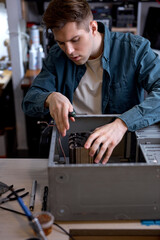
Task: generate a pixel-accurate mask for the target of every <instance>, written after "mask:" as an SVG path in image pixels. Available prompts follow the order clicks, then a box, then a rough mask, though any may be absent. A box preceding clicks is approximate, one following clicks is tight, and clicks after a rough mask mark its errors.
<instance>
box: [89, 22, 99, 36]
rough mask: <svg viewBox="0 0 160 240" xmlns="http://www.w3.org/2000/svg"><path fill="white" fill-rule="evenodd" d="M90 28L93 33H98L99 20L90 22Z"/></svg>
mask: <svg viewBox="0 0 160 240" xmlns="http://www.w3.org/2000/svg"><path fill="white" fill-rule="evenodd" d="M90 29H91V31H92V34H94V35H95V34H96V33H97V31H98V24H97V22H96V21H95V20H93V21H91V22H90Z"/></svg>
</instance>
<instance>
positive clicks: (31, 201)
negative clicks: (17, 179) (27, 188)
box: [29, 180, 37, 211]
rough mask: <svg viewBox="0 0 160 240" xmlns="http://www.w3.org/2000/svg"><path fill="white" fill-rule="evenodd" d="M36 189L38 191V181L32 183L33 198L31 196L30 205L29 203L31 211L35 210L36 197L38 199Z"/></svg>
mask: <svg viewBox="0 0 160 240" xmlns="http://www.w3.org/2000/svg"><path fill="white" fill-rule="evenodd" d="M36 189H37V181H36V180H33V183H32V191H31V196H30V203H29V209H30V210H31V211H33V210H34V202H35V197H36Z"/></svg>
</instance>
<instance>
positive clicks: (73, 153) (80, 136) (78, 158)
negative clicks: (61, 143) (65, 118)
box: [69, 132, 95, 164]
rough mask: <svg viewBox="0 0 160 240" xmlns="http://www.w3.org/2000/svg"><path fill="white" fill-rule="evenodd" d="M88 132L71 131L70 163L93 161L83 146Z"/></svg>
mask: <svg viewBox="0 0 160 240" xmlns="http://www.w3.org/2000/svg"><path fill="white" fill-rule="evenodd" d="M90 134H91V133H90V132H83V133H71V134H70V136H69V159H70V163H83V164H84V163H94V158H95V157H91V156H89V151H90V150H89V149H85V148H84V144H85V142H86V141H87V139H88V137H89V135H90Z"/></svg>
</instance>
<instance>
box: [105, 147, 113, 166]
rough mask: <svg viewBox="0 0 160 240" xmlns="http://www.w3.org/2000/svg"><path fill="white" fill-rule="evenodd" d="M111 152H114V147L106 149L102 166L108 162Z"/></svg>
mask: <svg viewBox="0 0 160 240" xmlns="http://www.w3.org/2000/svg"><path fill="white" fill-rule="evenodd" d="M113 150H114V147H111V146H110V147H108V149H107V151H106V153H105V155H104V158H103V162H102V164H106V163H107V162H108V160H109V158H110V156H111V155H112V152H113Z"/></svg>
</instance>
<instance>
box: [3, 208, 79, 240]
mask: <svg viewBox="0 0 160 240" xmlns="http://www.w3.org/2000/svg"><path fill="white" fill-rule="evenodd" d="M0 208H1V209H3V210H6V211H9V212H13V213H16V214H20V215H22V216H25V217H26V214H24V213H21V212H18V211H15V210H13V209H10V208H5V207H1V206H0ZM53 224H54V225H55V226H57V227H58V228H60V229H61V230H62V231H63V232H64V233H65V234H66V235H68V236H69V237H70V238H71V239H72V240H75V238H74V237H73V236H72V235H71V234H70V233H69V232H67V231H66V230H65V229H64V228H63V227H61V226H60V225H59V224H57V223H55V222H54V223H53Z"/></svg>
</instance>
